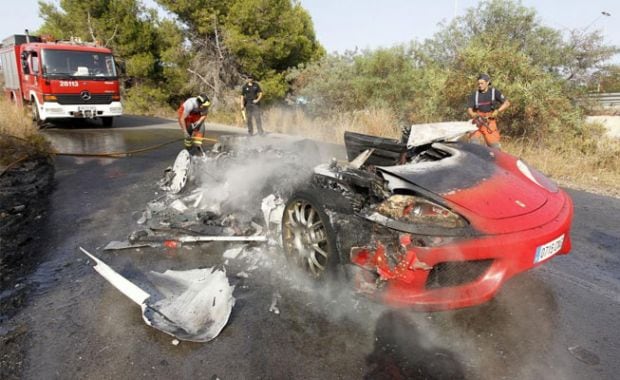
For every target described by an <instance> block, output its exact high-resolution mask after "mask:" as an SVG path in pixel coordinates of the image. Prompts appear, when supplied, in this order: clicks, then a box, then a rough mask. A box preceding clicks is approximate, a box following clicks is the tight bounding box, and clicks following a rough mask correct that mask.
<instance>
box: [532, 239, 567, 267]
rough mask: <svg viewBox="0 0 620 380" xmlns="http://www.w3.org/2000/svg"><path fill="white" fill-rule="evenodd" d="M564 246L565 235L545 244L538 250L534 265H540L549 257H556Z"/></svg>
mask: <svg viewBox="0 0 620 380" xmlns="http://www.w3.org/2000/svg"><path fill="white" fill-rule="evenodd" d="M562 244H564V235H562V236H560V237H559V238H557V239H554V240H552V241H550V242H549V243H546V244H543V245H541V246H539V247H538V248H536V255H535V256H534V264H536V263H539V262H541V261H543V260H545V259H548V258H549V257H551V256H553V255H555V254H556V253H558V252H559V251H560V249H561V248H562Z"/></svg>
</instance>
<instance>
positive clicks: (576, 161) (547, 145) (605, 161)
mask: <svg viewBox="0 0 620 380" xmlns="http://www.w3.org/2000/svg"><path fill="white" fill-rule="evenodd" d="M502 145H503V147H504V149H505V150H506V151H508V152H509V153H512V154H514V155H516V156H519V157H521V158H523V159H524V160H525V161H526V162H527V163H529V164H531V165H532V166H534V167H535V168H537V169H538V170H540V171H541V172H543V173H545V174H546V175H548V176H549V177H551V178H552V179H553V180H555V181H556V182H557V183H559V184H560V185H563V186H568V187H571V188H576V189H581V190H586V191H590V192H595V193H603V194H606V195H611V196H615V197H620V160H619V158H620V140H618V139H611V138H607V137H604V136H603V135H602V133H600V132H595V133H593V134H592V135H591V136H587V137H584V136H570V135H562V136H555V137H548V138H547V139H546V141H544V142H543V143H540V142H535V141H531V140H524V139H512V140H510V139H505V140H504V141H503V142H502Z"/></svg>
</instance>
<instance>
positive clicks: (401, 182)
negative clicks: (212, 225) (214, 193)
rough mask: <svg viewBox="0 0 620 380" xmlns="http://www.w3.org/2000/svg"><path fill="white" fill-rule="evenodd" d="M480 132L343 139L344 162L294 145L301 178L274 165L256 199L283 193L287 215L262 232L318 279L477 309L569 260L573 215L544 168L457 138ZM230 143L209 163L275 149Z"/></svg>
mask: <svg viewBox="0 0 620 380" xmlns="http://www.w3.org/2000/svg"><path fill="white" fill-rule="evenodd" d="M474 129H475V127H474V126H472V125H471V124H469V123H438V124H426V125H415V126H413V128H412V130H413V131H412V133H411V134H410V135H409V136H407V138H405V139H402V140H401V141H398V140H393V139H385V138H380V137H373V136H368V135H363V134H357V133H350V132H347V133H345V145H346V151H347V158H348V161H346V162H345V161H342V162H339V161H337V160H335V159H334V160H332V162H330V163H328V164H320V165H318V166H314V163H310V162H308V160H307V159H305V158H303V157H302V156H303V155H296V152H298V151H299V144H298V145H295V144H293V147H294V148H293V149H292V150H291V149H289V150H288V151H287V150H286V149H284V151H285V152H286V153H278V154H277V155H276V156H275V160H278V159H280V158H282V159H284V161H286V165H288V166H291V165H292V166H293V167H294V168H293V171H294V172H295V173H296V178H290V177H291V176H289V175H285V177H286V178H282V176H283V175H284V173H283V172H279V171H278V170H272V171H271V175H270V177H269V178H270V179H268V180H267V181H265V183H266V185H267V186H261V187H260V188H254V189H253V191H251V192H249V193H252V192H254V193H257V194H254V195H253V197H254V198H255V199H262V198H263V197H265V195H266V194H273V193H276V194H278V196H279V197H280V200H281V202H279V204H280V206H279V210H278V212H274V213H272V212H271V211H270V212H269V216H267V215H266V214H265V224H266V227H267V229H268V230H270V231H271V235H272V236H274V235H277V236H278V239H277V240H280V243H281V244H282V246H283V251H284V253H285V255H286V256H287V258H288V259H289V262H292V263H295V264H297V265H298V266H299V267H301V268H303V269H304V270H305V271H307V272H308V274H309V275H310V276H311V277H313V278H316V279H317V280H322V279H324V278H326V277H332V275H337V276H340V275H344V276H345V277H346V278H347V279H348V280H350V281H352V282H353V283H354V284H355V287H356V289H357V290H358V291H361V292H364V293H367V294H368V295H369V296H371V297H374V298H376V299H379V300H381V301H383V302H386V303H390V304H396V305H406V306H410V307H416V308H420V309H426V310H442V309H453V308H461V307H468V306H473V305H476V304H480V303H482V302H485V301H487V300H489V299H491V298H492V297H493V296H494V295H495V294H496V293H497V292H498V291H499V289H500V288H501V286H502V284H503V283H504V282H506V281H507V280H508V279H509V278H510V277H512V276H514V275H516V274H518V273H520V272H523V271H526V270H528V269H530V268H533V267H536V266H538V265H540V264H541V263H543V262H545V261H546V260H548V259H549V258H551V257H552V256H554V255H556V254H565V253H568V252H569V251H570V246H571V242H570V236H569V232H570V224H571V221H572V215H573V206H572V201H571V199H570V198H569V197H568V195H567V194H566V193H564V192H563V191H562V190H560V189H559V188H558V187H557V186H556V185H555V184H554V183H553V182H551V181H550V180H549V179H547V178H546V177H545V176H544V175H543V174H541V173H540V172H538V171H537V170H535V169H533V168H531V167H529V166H528V165H527V164H525V163H524V162H523V161H521V160H520V159H518V158H516V157H514V156H511V155H509V154H507V153H504V152H501V151H499V150H496V149H489V148H487V147H485V146H481V145H477V144H471V143H468V142H462V141H460V140H462V137H463V136H464V135H466V133H467V132H468V131H471V130H474ZM234 140H235V139H234V138H227V140H226V141H225V142H224V143H223V144H221V145H220V146H219V147H217V148H216V149H214V150H213V151H211V152H209V156H210V158H213V160H210V162H212V163H216V164H217V162H223V163H226V162H230V161H231V160H234V158H235V157H240V156H244V154H242V153H240V151H244V150H245V151H246V154H245V156H248V154H247V152H250V154H249V156H251V157H252V156H253V157H257V156H258V155H260V154H261V151H262V152H263V153H265V152H271V153H273V150H274V149H275V150H276V151H277V150H278V148H274V145H272V146H268V145H266V146H262V147H261V142H260V141H268V140H269V138H267V139H265V138H262V140H261V139H256V140H252V139H247V138H245V137H244V138H242V141H241V143H239V141H237V143H235V142H234ZM307 142H308V140H305V143H304V144H303V145H304V146H307V145H308V144H307ZM272 143H273V142H272ZM275 146H276V147H277V146H278V144H277V142H276V144H275ZM280 148H281V147H280ZM311 156H316V155H315V154H311ZM305 157H307V155H305ZM208 161H209V159H208ZM272 161H273V160H272ZM263 166H264V165H263ZM312 168H313V169H312ZM222 172H226V170H222ZM288 172H289V173H290V172H291V170H288ZM278 173H280V174H278ZM229 177H230V176H229ZM236 177H239V176H238V175H237V176H236ZM221 180H223V181H229V180H230V178H224V177H222V179H221ZM242 180H243V179H242ZM232 187H233V188H239V187H243V185H242V184H239V185H236V186H232ZM229 194H230V193H229ZM257 196H258V197H257ZM226 201H227V202H228V203H229V204H234V203H235V202H230V199H229V198H228V197H226ZM263 203H264V202H263ZM276 203H277V202H276ZM250 204H260V202H253V203H250ZM235 211H239V210H235ZM263 213H265V210H263ZM274 215H277V216H276V217H275V218H274ZM280 215H281V218H280ZM274 219H276V220H277V221H278V222H280V223H275V224H276V226H275V227H274V223H273V221H274ZM274 231H275V232H274Z"/></svg>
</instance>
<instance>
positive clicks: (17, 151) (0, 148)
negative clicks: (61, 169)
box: [0, 98, 50, 166]
mask: <svg viewBox="0 0 620 380" xmlns="http://www.w3.org/2000/svg"><path fill="white" fill-rule="evenodd" d="M49 150H50V146H49V143H48V142H47V141H46V140H45V138H44V137H43V136H42V135H41V134H40V133H39V130H38V128H37V127H36V126H35V125H34V123H33V122H32V119H31V117H30V116H29V115H28V113H27V112H26V111H25V110H24V109H23V108H21V107H18V106H16V105H15V104H13V103H11V102H9V101H8V100H6V99H5V98H2V99H0V166H4V165H10V164H12V163H14V162H16V161H18V160H21V159H24V158H25V157H32V156H36V155H39V154H48V153H47V152H49Z"/></svg>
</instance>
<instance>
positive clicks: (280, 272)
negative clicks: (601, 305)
mask: <svg viewBox="0 0 620 380" xmlns="http://www.w3.org/2000/svg"><path fill="white" fill-rule="evenodd" d="M325 160H326V157H319V156H318V154H317V150H316V148H315V147H314V146H313V145H312V144H309V143H307V142H303V140H284V139H282V138H277V137H269V136H268V137H254V138H242V139H237V140H236V141H234V146H233V149H232V150H231V151H230V152H227V151H223V152H222V153H220V154H219V155H213V156H212V157H211V158H209V159H207V160H206V161H205V162H203V163H200V164H199V165H197V166H196V168H195V170H194V173H193V175H194V178H195V181H196V183H197V184H198V185H199V190H200V191H201V192H202V194H203V196H202V198H201V201H200V205H199V208H201V209H209V210H211V211H214V212H217V213H220V214H222V215H224V214H228V213H234V215H235V216H236V217H237V218H240V219H246V220H256V221H259V219H260V218H261V213H260V205H261V201H262V199H263V198H265V197H266V196H267V195H269V194H272V193H279V194H281V195H282V196H283V199H285V200H286V199H287V196H288V195H290V194H291V193H292V192H294V191H295V190H296V189H303V188H305V186H307V185H306V184H307V183H308V182H307V181H308V179H309V176H310V175H311V173H312V167H313V166H314V165H315V164H316V163H319V162H324V161H325ZM260 222H261V224H263V223H262V220H260ZM332 223H337V221H336V220H333V221H332ZM277 235H278V232H276V233H275V234H272V236H271V238H272V244H271V245H268V246H250V245H246V246H244V247H243V250H242V251H241V253H239V254H235V255H234V257H232V256H231V258H226V255H225V258H226V263H225V265H226V266H227V268H228V270H227V273H229V274H230V276H231V277H235V278H236V281H238V284H237V291H242V290H243V289H244V287H254V288H255V289H259V290H258V291H259V292H262V293H261V294H262V298H259V299H254V300H253V302H264V307H265V310H268V311H270V312H272V313H274V317H276V315H277V318H285V319H299V320H300V321H301V323H302V324H303V323H312V320H313V319H312V318H310V321H308V320H309V315H314V316H319V317H320V318H323V319H324V320H326V321H327V322H328V323H329V326H330V328H331V327H336V328H341V329H346V331H355V332H356V333H357V335H361V337H359V336H358V337H355V338H354V337H352V338H351V339H357V340H356V342H358V343H360V346H359V347H358V349H359V350H360V351H361V352H368V356H367V365H368V367H369V371H370V373H369V375H368V376H369V378H373V377H374V378H378V377H382V376H383V377H385V376H388V375H390V374H392V372H389V373H388V372H385V371H386V368H391V370H390V371H392V370H395V371H398V373H399V374H400V375H402V376H401V377H403V378H425V377H426V378H451V379H458V378H466V377H469V378H482V379H494V378H501V377H514V378H524V377H525V378H532V377H546V375H545V372H544V368H543V367H544V363H545V361H544V360H540V355H544V354H546V353H547V352H548V350H549V349H550V342H552V341H553V339H552V338H553V323H554V322H553V321H554V318H553V314H554V312H555V309H556V308H557V306H555V300H554V298H553V296H552V294H551V292H550V291H549V289H548V288H547V286H546V285H545V284H544V283H543V282H541V281H538V280H536V278H535V277H533V276H532V275H529V274H527V275H523V276H522V278H524V280H521V281H520V282H516V283H515V282H511V283H509V284H507V285H506V286H505V287H507V288H508V289H504V290H503V291H502V293H501V294H500V295H498V296H497V299H495V300H493V301H490V302H489V303H487V304H485V305H481V306H478V307H473V308H469V309H463V310H457V311H447V312H435V313H424V312H417V311H412V310H410V309H406V308H404V309H398V308H393V307H390V306H387V305H384V304H382V303H381V302H380V301H375V300H372V299H369V298H368V297H367V296H366V295H362V294H358V293H357V291H356V289H355V287H354V286H353V285H352V284H351V283H350V281H347V280H346V279H344V278H345V276H344V275H343V273H342V268H339V269H338V273H336V275H335V276H333V277H332V278H326V279H324V280H323V281H319V282H317V281H316V280H315V279H314V278H312V277H311V276H310V275H309V274H308V273H307V272H305V271H303V270H302V269H301V268H298V267H297V266H295V264H294V263H293V262H289V261H288V260H287V259H286V256H285V253H284V252H283V249H282V248H281V247H280V246H279V245H277V244H275V241H276V240H278V238H279V236H277ZM514 284H516V286H509V285H514ZM237 291H236V292H237ZM265 292H267V293H268V294H267V295H265V294H264V293H265ZM249 294H252V295H253V296H254V295H256V293H249ZM236 297H237V295H236ZM243 297H244V296H243V295H241V296H240V298H241V299H243ZM524 300H527V301H524ZM541 310H542V311H541ZM233 313H234V311H233ZM534 321H536V322H534ZM232 323H234V317H233V322H232ZM532 342H537V343H536V344H535V346H533V343H532Z"/></svg>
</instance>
